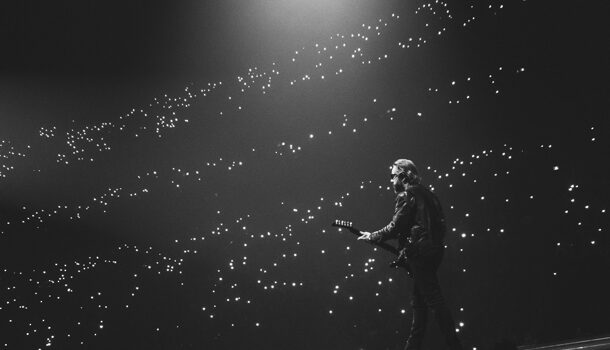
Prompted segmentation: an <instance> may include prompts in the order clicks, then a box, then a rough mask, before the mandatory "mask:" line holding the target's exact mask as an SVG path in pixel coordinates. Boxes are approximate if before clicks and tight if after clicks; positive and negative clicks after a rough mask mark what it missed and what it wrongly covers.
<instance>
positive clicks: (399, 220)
mask: <svg viewBox="0 0 610 350" xmlns="http://www.w3.org/2000/svg"><path fill="white" fill-rule="evenodd" d="M414 207H415V198H414V197H413V195H412V194H410V193H409V192H403V193H401V194H399V195H398V197H397V198H396V207H395V209H394V216H393V217H392V221H390V223H389V224H387V225H386V226H385V227H383V228H382V229H380V230H377V231H375V232H372V233H371V241H374V242H383V241H386V240H388V239H394V238H398V235H399V234H400V233H407V232H409V230H410V229H411V226H412V223H411V222H409V221H411V219H410V218H411V217H412V215H411V213H412V211H413V210H414Z"/></svg>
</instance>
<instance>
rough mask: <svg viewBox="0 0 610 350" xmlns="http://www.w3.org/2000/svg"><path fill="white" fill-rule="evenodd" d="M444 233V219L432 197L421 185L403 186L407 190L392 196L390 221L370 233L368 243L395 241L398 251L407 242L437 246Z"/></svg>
mask: <svg viewBox="0 0 610 350" xmlns="http://www.w3.org/2000/svg"><path fill="white" fill-rule="evenodd" d="M446 231H447V227H446V224H445V216H444V214H443V209H442V207H441V204H440V202H439V200H438V198H437V197H436V195H435V194H434V193H432V192H431V191H430V190H429V189H428V188H426V187H424V186H422V185H421V184H416V185H407V189H406V190H405V191H404V192H401V193H399V194H398V195H397V196H396V205H395V207H394V216H393V217H392V221H390V223H389V224H387V225H386V226H385V227H384V228H382V229H380V230H377V231H375V232H373V233H371V240H372V241H375V242H383V241H386V240H388V239H398V243H399V248H402V247H405V245H406V244H407V243H409V242H411V243H414V244H418V243H421V242H425V243H426V244H432V245H434V246H441V245H443V240H444V238H445V232H446Z"/></svg>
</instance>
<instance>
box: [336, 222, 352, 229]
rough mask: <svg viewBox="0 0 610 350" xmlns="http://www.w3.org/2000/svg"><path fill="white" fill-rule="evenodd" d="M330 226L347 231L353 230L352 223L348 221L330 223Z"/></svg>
mask: <svg viewBox="0 0 610 350" xmlns="http://www.w3.org/2000/svg"><path fill="white" fill-rule="evenodd" d="M332 226H335V227H342V228H347V229H353V228H354V223H353V222H351V221H348V220H335V221H334V222H333V223H332Z"/></svg>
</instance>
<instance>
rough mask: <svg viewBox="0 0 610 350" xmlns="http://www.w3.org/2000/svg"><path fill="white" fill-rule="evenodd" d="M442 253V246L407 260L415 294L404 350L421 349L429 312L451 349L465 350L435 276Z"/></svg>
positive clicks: (412, 298) (412, 297)
mask: <svg viewBox="0 0 610 350" xmlns="http://www.w3.org/2000/svg"><path fill="white" fill-rule="evenodd" d="M443 254H444V249H443V248H442V247H434V248H430V249H427V251H426V252H422V254H418V256H416V257H413V258H410V259H409V260H408V263H409V265H410V267H411V272H412V275H413V294H412V296H411V306H412V307H413V323H412V325H411V334H410V335H409V340H408V341H407V344H406V345H405V350H416V349H421V345H422V341H423V339H424V334H425V332H426V324H427V321H428V309H430V310H432V311H433V313H434V315H435V318H436V322H437V323H438V326H439V327H440V330H441V333H442V335H443V337H444V338H445V342H446V343H447V345H448V346H449V349H452V350H454V349H455V350H457V349H460V350H461V349H462V345H461V343H460V341H459V339H458V337H457V334H456V331H455V322H454V321H453V317H452V316H451V311H450V310H449V308H448V307H447V305H446V304H445V299H444V298H443V294H442V292H441V287H440V285H439V283H438V277H437V274H436V272H437V270H438V267H439V265H440V263H441V261H442V260H443Z"/></svg>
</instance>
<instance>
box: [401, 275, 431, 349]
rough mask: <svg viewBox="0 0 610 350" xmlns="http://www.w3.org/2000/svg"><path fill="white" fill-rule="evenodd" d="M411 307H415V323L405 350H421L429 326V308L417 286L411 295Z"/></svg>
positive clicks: (412, 325)
mask: <svg viewBox="0 0 610 350" xmlns="http://www.w3.org/2000/svg"><path fill="white" fill-rule="evenodd" d="M411 306H412V307H413V321H412V323H411V333H410V334H409V339H408V340H407V344H406V345H405V350H419V349H421V344H422V341H423V340H424V334H425V333H426V326H427V324H428V307H427V306H426V303H425V301H424V298H423V296H422V295H421V293H420V292H419V291H418V290H417V287H416V286H415V284H414V285H413V294H412V295H411Z"/></svg>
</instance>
